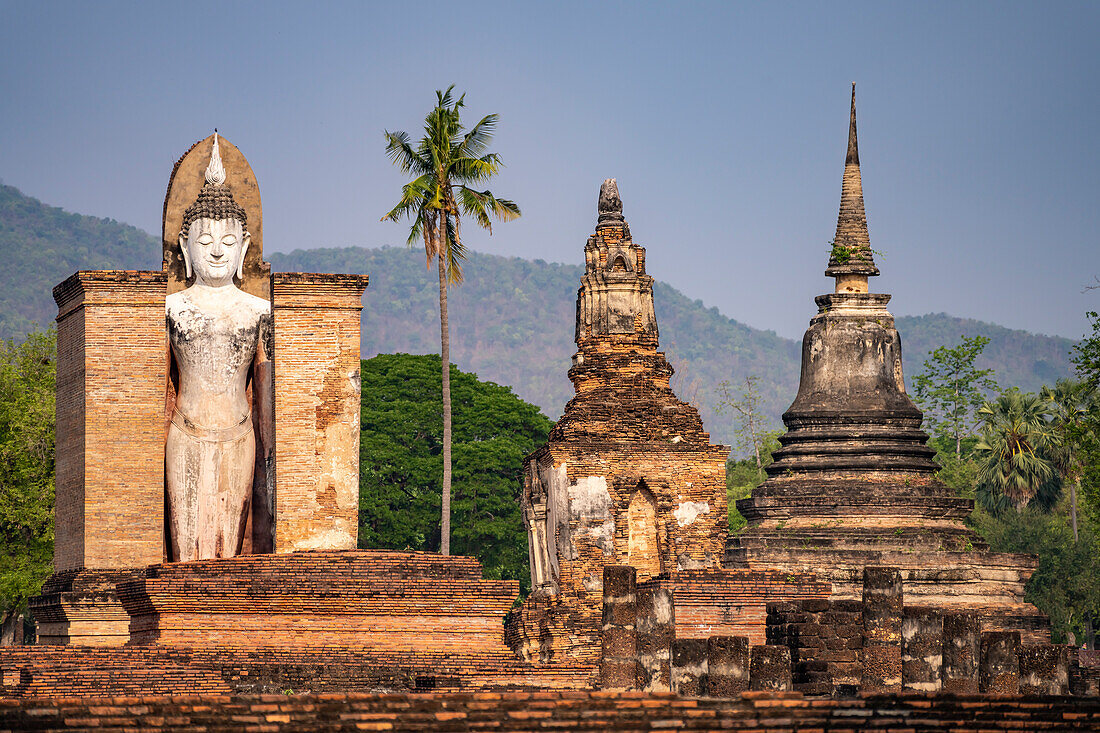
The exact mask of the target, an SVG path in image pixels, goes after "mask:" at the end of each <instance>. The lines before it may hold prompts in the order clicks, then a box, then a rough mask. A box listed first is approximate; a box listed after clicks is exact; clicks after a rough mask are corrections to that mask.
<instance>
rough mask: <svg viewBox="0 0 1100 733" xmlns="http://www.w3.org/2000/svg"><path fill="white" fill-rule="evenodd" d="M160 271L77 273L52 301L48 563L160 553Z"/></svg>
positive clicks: (127, 562) (132, 561) (142, 561)
mask: <svg viewBox="0 0 1100 733" xmlns="http://www.w3.org/2000/svg"><path fill="white" fill-rule="evenodd" d="M164 287H165V277H164V275H163V274H162V273H157V272H134V271H103V270H100V271H81V272H78V273H76V274H75V275H73V276H72V277H70V278H69V279H67V280H65V282H63V283H61V284H60V285H58V286H57V288H55V289H54V298H55V299H56V300H57V303H58V316H57V321H58V359H59V361H58V383H57V515H56V517H57V523H56V528H55V534H56V536H57V544H56V545H55V551H54V568H55V570H59V571H60V570H71V569H77V568H82V567H84V568H127V567H137V566H140V565H146V564H149V563H155V562H160V561H161V560H162V559H163V553H164V423H165V419H164V394H165V384H166V376H165V368H166V361H165V360H166V354H167V341H166V338H165V331H164Z"/></svg>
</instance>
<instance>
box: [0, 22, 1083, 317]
mask: <svg viewBox="0 0 1100 733" xmlns="http://www.w3.org/2000/svg"><path fill="white" fill-rule="evenodd" d="M1097 38H1100V4H1097V3H1042V4H1040V3H1034V4H1018V3H1005V2H997V3H992V2H988V3H974V2H972V3H954V2H952V3H936V2H931V3H911V4H899V3H878V2H876V3H844V4H841V3H769V4H741V3H702V2H700V3H677V4H669V3H664V4H657V3H474V2H470V3H462V4H455V3H449V4H443V3H440V4H434V3H430V2H421V3H416V4H393V3H388V4H383V3H309V4H305V3H301V4H291V3H274V2H268V3H244V2H229V3H225V2H222V3H204V2H188V3H181V2H175V3H163V2H161V3H112V2H97V3H57V2H35V3H31V2H19V3H14V2H0V100H2V101H0V179H2V180H3V181H4V182H5V183H7V184H10V185H14V186H17V187H18V188H20V189H22V190H23V191H24V192H25V193H27V194H30V195H33V196H36V197H38V198H41V199H42V200H44V201H46V202H48V203H51V204H54V205H58V206H63V207H64V208H66V209H68V210H71V211H77V212H80V213H87V214H94V215H97V216H107V217H111V218H114V219H117V220H120V221H125V222H128V223H131V224H135V225H137V226H140V227H142V228H144V229H146V230H148V231H151V232H154V233H159V230H160V217H161V206H162V202H163V196H164V189H165V186H166V184H167V179H168V175H169V173H170V171H171V166H172V164H173V162H174V161H175V160H176V158H178V157H179V155H180V154H182V153H183V152H184V151H185V150H186V149H187V148H188V147H189V146H190V145H191V144H192V143H193V142H194V141H195V140H197V139H199V138H202V137H205V136H206V135H207V134H209V132H210V131H211V130H212V128H214V127H215V126H216V127H218V128H219V129H220V130H221V131H222V132H223V134H225V136H226V137H228V138H229V139H230V140H231V141H232V142H233V143H235V144H236V145H237V146H238V147H240V148H241V150H242V151H243V152H244V153H245V155H246V156H248V158H249V160H250V162H251V163H252V166H253V168H254V170H255V172H256V174H257V177H258V180H259V183H260V189H261V193H262V195H263V201H264V229H265V237H264V239H265V247H267V249H268V250H269V251H272V250H274V251H286V250H291V249H295V248H303V247H304V248H309V247H322V246H347V245H362V246H380V245H384V244H401V243H403V242H404V239H405V228H404V226H399V225H395V224H388V223H386V224H383V223H380V222H379V221H378V219H379V217H380V216H381V214H382V213H383V212H385V211H386V210H387V209H388V208H389V207H390V205H392V203H393V202H394V201H395V199H396V197H397V194H398V191H399V187H400V185H401V182H402V179H401V176H400V174H399V172H398V171H397V170H395V169H394V168H393V167H392V166H391V165H390V163H389V162H388V160H387V159H386V157H385V155H384V152H383V147H384V145H383V140H382V131H383V130H384V129H391V130H394V129H401V130H408V131H409V132H412V133H414V134H415V133H416V132H418V131H419V126H420V123H421V121H422V120H423V117H424V114H425V113H426V112H427V110H428V109H429V107H430V105H431V103H432V102H433V100H434V94H433V92H434V90H435V89H438V88H444V87H446V86H448V85H450V84H455V85H456V87H457V89H459V90H465V91H466V93H467V111H468V114H469V115H470V117H471V119H474V118H476V117H480V116H481V115H483V114H486V113H489V112H496V113H499V114H500V116H501V124H500V128H499V132H498V134H497V137H496V141H495V144H494V148H495V149H496V151H497V152H499V153H500V154H501V156H502V157H503V159H504V162H505V164H506V166H507V167H506V168H505V170H504V171H503V173H502V174H501V175H500V176H499V177H498V178H497V179H496V180H495V181H494V183H493V184H492V188H493V189H494V191H495V192H496V193H497V194H498V195H504V196H507V197H509V198H512V199H514V200H515V201H517V202H518V203H519V204H520V206H521V207H522V208H523V211H524V216H523V218H522V219H520V220H519V221H517V222H513V223H509V224H504V225H501V226H499V227H495V228H494V234H493V236H492V237H489V236H488V235H487V234H485V233H482V232H480V231H476V230H475V229H474V227H472V226H471V227H468V228H466V230H465V232H466V241H467V244H468V245H469V246H470V247H472V248H473V249H476V250H480V251H485V252H494V253H499V254H506V255H516V256H520V257H525V258H530V259H534V258H542V259H545V260H548V261H557V262H572V263H580V262H582V261H583V247H584V242H585V239H586V237H587V236H588V234H589V233H590V232H591V231H592V229H593V227H594V225H595V218H596V196H597V193H598V189H599V184H600V182H601V181H602V180H603V179H604V178H605V177H609V176H614V177H616V178H618V180H619V188H620V192H621V194H622V197H623V201H624V205H625V213H626V216H627V219H628V220H629V221H630V223H631V229H632V232H633V234H634V237H635V240H636V241H637V242H639V243H641V244H643V245H645V246H646V247H647V253H648V257H647V264H648V267H649V271H650V273H651V274H652V275H654V276H655V277H657V278H658V279H661V280H665V281H667V282H670V283H671V284H672V285H674V286H675V287H677V288H679V289H680V290H682V291H683V292H684V293H686V294H688V295H689V296H691V297H693V298H699V299H702V300H703V302H704V303H706V304H707V305H708V306H710V305H713V306H717V307H718V308H719V309H720V310H721V311H722V312H723V313H725V314H726V315H728V316H730V317H732V318H735V319H737V320H740V321H742V322H744V323H747V324H749V325H752V326H756V327H759V328H770V329H774V330H776V331H777V332H779V333H780V334H782V335H784V336H798V335H799V334H800V333H801V332H802V330H803V329H804V328H805V325H806V323H807V321H808V319H809V317H810V316H811V315H812V314H813V312H814V306H813V300H812V299H813V296H814V295H817V294H819V293H822V292H827V291H828V290H829V289H830V281H828V280H827V279H826V278H825V277H824V275H823V272H822V271H823V270H824V266H825V261H826V256H827V245H826V243H827V242H828V240H829V239H830V238H831V237H832V236H833V232H834V229H835V226H836V211H837V204H838V201H839V195H840V181H841V173H842V168H843V162H844V152H845V144H846V133H847V120H848V93H849V84H850V82H852V81H856V82H857V83H858V88H857V103H858V114H859V132H860V158H861V162H862V173H863V182H864V191H865V196H866V203H867V212H868V219H869V222H870V229H871V242H872V246H873V247H874V248H875V249H877V250H880V251H882V252H883V253H884V256H883V257H881V258H880V262H879V265H880V267H881V269H882V272H883V275H882V277H880V278H878V281H877V282H875V283H873V285H874V289H876V290H878V291H880V292H890V293H893V294H894V299H893V301H892V304H891V308H892V310H893V312H894V313H895V314H898V315H903V314H921V313H928V312H937V311H946V312H948V313H951V314H953V315H958V316H965V317H973V318H980V319H983V320H988V321H994V322H997V323H1001V324H1004V325H1007V326H1011V327H1016V328H1026V329H1028V330H1032V331H1038V332H1042V333H1051V334H1061V335H1065V336H1070V337H1079V336H1080V335H1081V334H1082V333H1083V332H1084V331H1085V328H1086V319H1085V315H1084V313H1085V311H1086V310H1100V290H1098V291H1088V292H1082V290H1083V288H1084V287H1085V286H1086V285H1088V284H1089V283H1092V282H1094V277H1096V276H1097V275H1100V257H1098V256H1097V254H1098V247H1097V236H1098V235H1097V232H1098V231H1100V206H1098V203H1100V136H1098V134H1097V132H1098V129H1100V126H1098V124H1097V123H1098V119H1097V117H1098V111H1100V43H1098V41H1097ZM371 275H372V277H373V278H375V279H377V278H382V277H385V273H371ZM364 304H365V306H366V307H369V306H370V294H369V291H368V294H367V296H366V297H365V299H364ZM659 307H660V305H659V304H658V308H659Z"/></svg>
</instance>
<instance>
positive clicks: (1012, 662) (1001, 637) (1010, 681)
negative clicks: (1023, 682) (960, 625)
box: [978, 631, 1020, 695]
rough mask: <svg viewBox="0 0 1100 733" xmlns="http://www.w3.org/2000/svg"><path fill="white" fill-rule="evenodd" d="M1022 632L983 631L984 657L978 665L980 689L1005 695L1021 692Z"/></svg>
mask: <svg viewBox="0 0 1100 733" xmlns="http://www.w3.org/2000/svg"><path fill="white" fill-rule="evenodd" d="M1019 653H1020V632H1019V631H986V632H983V633H982V657H981V663H980V665H979V667H978V689H979V690H980V691H981V692H990V693H997V694H1003V695H1016V694H1019V692H1020V660H1019V657H1018V655H1019Z"/></svg>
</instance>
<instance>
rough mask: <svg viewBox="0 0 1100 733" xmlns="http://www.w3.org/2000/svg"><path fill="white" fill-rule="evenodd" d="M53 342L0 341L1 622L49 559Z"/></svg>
mask: <svg viewBox="0 0 1100 733" xmlns="http://www.w3.org/2000/svg"><path fill="white" fill-rule="evenodd" d="M56 353H57V338H56V335H55V334H54V332H53V331H46V332H34V333H31V334H30V335H28V336H27V337H26V338H25V339H24V340H23V342H22V343H16V342H15V341H14V340H8V341H0V548H3V549H2V551H0V616H2V617H3V619H2V620H3V621H5V622H6V621H7V620H8V619H9V618H10V617H11V616H13V615H15V614H17V613H19V612H21V611H22V610H23V609H24V608H25V606H26V602H27V599H28V598H29V597H30V596H33V595H34V594H36V593H38V591H39V589H40V588H41V587H42V582H43V581H44V580H45V579H46V578H47V577H48V576H49V574H50V570H51V562H52V560H53V505H54V380H55V374H56V364H55V362H56Z"/></svg>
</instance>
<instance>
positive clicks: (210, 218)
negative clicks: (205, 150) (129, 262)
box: [180, 132, 251, 287]
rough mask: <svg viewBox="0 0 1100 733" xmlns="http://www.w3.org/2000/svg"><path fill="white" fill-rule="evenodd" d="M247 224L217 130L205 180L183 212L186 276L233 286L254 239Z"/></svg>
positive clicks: (239, 275) (215, 283)
mask: <svg viewBox="0 0 1100 733" xmlns="http://www.w3.org/2000/svg"><path fill="white" fill-rule="evenodd" d="M246 226H247V217H246V216H245V212H244V208H242V207H241V205H240V204H238V203H237V202H236V201H234V200H233V192H232V191H231V190H230V188H229V186H228V185H227V184H226V182H225V167H224V166H223V165H222V159H221V155H220V154H219V152H218V134H217V132H215V133H214V148H213V150H212V151H211V154H210V165H208V166H207V167H206V183H205V184H203V187H202V191H200V192H199V196H198V198H197V199H195V203H193V204H191V205H190V206H189V207H187V210H186V211H185V212H184V214H183V225H182V227H181V228H180V249H181V250H182V251H183V263H184V266H185V267H186V269H187V278H188V279H190V278H191V276H192V274H194V276H195V283H196V284H202V285H207V286H210V287H222V286H225V285H232V284H233V278H234V276H235V277H237V278H238V279H240V278H241V277H243V276H244V255H245V252H246V251H247V250H248V245H249V243H250V242H251V237H250V236H249V234H248V231H247V230H246V229H245V227H246Z"/></svg>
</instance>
